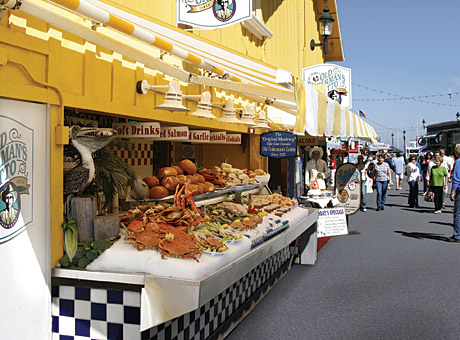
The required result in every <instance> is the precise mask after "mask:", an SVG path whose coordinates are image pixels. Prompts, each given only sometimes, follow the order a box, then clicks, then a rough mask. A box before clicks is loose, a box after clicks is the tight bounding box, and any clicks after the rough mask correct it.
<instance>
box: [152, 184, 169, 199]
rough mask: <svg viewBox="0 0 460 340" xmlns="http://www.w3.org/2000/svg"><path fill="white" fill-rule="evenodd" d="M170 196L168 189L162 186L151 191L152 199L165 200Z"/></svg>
mask: <svg viewBox="0 0 460 340" xmlns="http://www.w3.org/2000/svg"><path fill="white" fill-rule="evenodd" d="M168 195H169V191H168V189H166V188H165V187H163V186H161V185H157V186H156V187H153V188H151V189H150V198H164V197H166V196H168Z"/></svg>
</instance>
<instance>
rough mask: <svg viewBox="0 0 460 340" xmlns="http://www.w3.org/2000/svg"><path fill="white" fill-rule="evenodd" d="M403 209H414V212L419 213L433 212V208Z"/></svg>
mask: <svg viewBox="0 0 460 340" xmlns="http://www.w3.org/2000/svg"><path fill="white" fill-rule="evenodd" d="M401 210H406V211H413V212H418V213H421V214H427V213H428V214H432V213H433V211H434V210H433V209H423V208H403V209H401Z"/></svg>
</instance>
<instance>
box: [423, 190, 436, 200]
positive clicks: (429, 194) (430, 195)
mask: <svg viewBox="0 0 460 340" xmlns="http://www.w3.org/2000/svg"><path fill="white" fill-rule="evenodd" d="M423 199H424V200H425V201H426V202H433V201H434V192H433V191H431V189H428V190H427V192H426V193H425V196H424V197H423Z"/></svg>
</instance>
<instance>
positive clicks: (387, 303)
mask: <svg viewBox="0 0 460 340" xmlns="http://www.w3.org/2000/svg"><path fill="white" fill-rule="evenodd" d="M403 187H404V190H400V191H396V190H389V191H388V196H387V202H386V206H385V210H384V211H376V210H375V208H376V204H375V193H374V194H368V195H367V202H368V211H367V212H358V213H356V214H355V215H353V216H350V218H349V230H350V235H347V236H339V237H334V238H332V239H331V240H330V241H329V242H328V243H327V244H326V245H325V246H324V247H323V248H322V249H321V251H320V252H319V254H318V260H317V262H316V264H315V265H314V266H300V265H295V266H293V267H292V269H291V270H290V271H289V272H288V273H287V274H286V276H284V277H283V278H282V279H281V280H280V282H279V283H278V284H277V285H276V286H275V287H274V288H273V289H272V290H271V291H270V292H269V293H268V294H267V296H266V297H265V298H264V299H263V300H262V301H261V302H260V303H259V304H258V305H257V306H256V308H255V309H254V310H253V311H252V312H251V313H250V314H249V315H248V316H247V317H246V318H245V319H244V320H243V322H242V323H241V324H240V325H238V327H237V328H236V329H235V330H234V331H233V332H232V333H231V334H230V335H229V336H228V338H227V339H230V340H245V339H251V340H253V339H264V340H269V339H372V340H375V339H436V340H438V339H460V243H451V242H448V238H449V237H450V236H452V230H453V228H452V211H453V202H451V201H450V199H448V198H447V200H446V209H444V210H443V213H442V214H434V213H433V211H434V209H433V207H434V204H433V203H429V202H424V201H423V197H422V196H420V202H419V203H420V205H421V208H420V209H412V208H409V207H408V204H407V196H408V192H409V191H408V185H407V183H404V184H403ZM420 187H421V185H420Z"/></svg>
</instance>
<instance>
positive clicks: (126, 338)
mask: <svg viewBox="0 0 460 340" xmlns="http://www.w3.org/2000/svg"><path fill="white" fill-rule="evenodd" d="M289 258H290V251H289V247H287V248H284V249H282V250H281V251H279V252H278V253H276V254H274V255H273V256H271V257H270V258H268V259H267V260H265V261H264V262H262V263H261V264H260V265H258V266H257V267H256V268H254V269H253V270H252V271H251V272H249V273H248V274H246V275H245V276H244V277H242V278H241V279H240V280H238V281H237V282H235V283H234V284H233V285H232V286H230V287H228V288H227V289H226V290H225V291H223V292H221V293H220V294H219V295H218V296H216V297H215V298H214V299H212V300H211V301H209V302H208V303H206V304H205V305H204V306H202V307H201V308H199V309H197V310H194V311H192V312H190V313H187V314H185V315H182V316H180V317H178V318H175V319H173V320H170V321H168V322H166V323H164V324H161V325H158V326H155V327H153V328H151V329H149V330H146V331H144V332H142V333H140V301H141V296H140V293H139V292H130V291H120V290H118V291H117V290H104V289H94V288H80V287H71V286H53V291H52V299H53V300H52V318H53V325H52V327H53V328H52V330H53V340H56V339H59V340H78V339H86V340H87V339H97V340H99V339H101V340H103V339H104V340H105V339H110V340H112V339H116V340H119V339H120V340H135V339H141V340H169V339H174V340H190V339H194V340H198V339H206V338H208V337H209V336H210V335H212V334H213V333H214V332H215V331H216V330H217V328H218V327H219V326H220V325H222V324H223V323H224V322H225V321H226V320H227V319H228V318H229V317H230V316H231V315H232V314H233V313H234V312H236V311H237V310H238V308H240V307H241V306H242V305H243V304H244V303H245V302H246V301H247V300H248V299H249V298H251V296H252V295H253V294H254V293H255V292H256V291H257V289H259V288H260V287H261V286H262V285H263V284H264V283H265V282H267V280H269V279H270V278H271V277H272V276H273V275H274V274H275V273H276V272H277V271H278V270H279V269H280V268H281V266H282V265H283V264H284V263H286V261H288V260H289Z"/></svg>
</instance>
